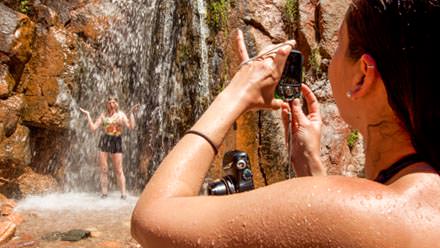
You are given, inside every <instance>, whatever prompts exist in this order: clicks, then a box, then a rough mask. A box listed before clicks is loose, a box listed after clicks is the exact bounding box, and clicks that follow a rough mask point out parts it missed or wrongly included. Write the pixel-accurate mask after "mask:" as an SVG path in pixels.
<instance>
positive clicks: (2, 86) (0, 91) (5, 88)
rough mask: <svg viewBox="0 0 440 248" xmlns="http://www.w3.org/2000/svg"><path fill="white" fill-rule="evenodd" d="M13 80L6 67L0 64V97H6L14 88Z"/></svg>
mask: <svg viewBox="0 0 440 248" xmlns="http://www.w3.org/2000/svg"><path fill="white" fill-rule="evenodd" d="M14 86H15V80H14V78H13V77H12V75H11V74H10V73H9V70H8V67H7V66H6V65H4V64H0V99H4V98H7V97H8V96H9V95H10V94H11V93H12V90H13V89H14Z"/></svg>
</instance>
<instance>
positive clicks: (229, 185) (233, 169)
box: [208, 150, 254, 195]
mask: <svg viewBox="0 0 440 248" xmlns="http://www.w3.org/2000/svg"><path fill="white" fill-rule="evenodd" d="M222 167H223V173H224V174H225V176H224V177H223V178H222V179H218V180H216V181H214V182H212V183H209V184H208V195H229V194H234V193H239V192H244V191H249V190H252V189H254V179H253V174H252V171H251V164H250V162H249V156H248V155H247V154H246V153H245V152H242V151H238V150H234V151H229V152H227V153H225V155H224V156H223V164H222Z"/></svg>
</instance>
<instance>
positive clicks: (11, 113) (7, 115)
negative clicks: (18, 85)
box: [0, 95, 24, 143]
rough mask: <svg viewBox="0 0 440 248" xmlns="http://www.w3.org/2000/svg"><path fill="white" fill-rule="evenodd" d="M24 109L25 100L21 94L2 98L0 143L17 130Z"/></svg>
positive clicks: (0, 105) (0, 102)
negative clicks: (5, 98)
mask: <svg viewBox="0 0 440 248" xmlns="http://www.w3.org/2000/svg"><path fill="white" fill-rule="evenodd" d="M23 109H24V101H23V97H22V96H20V95H15V96H13V97H10V98H8V99H7V100H4V101H2V100H0V143H1V141H2V140H3V139H4V138H5V137H6V138H9V137H10V136H11V135H12V134H13V133H14V132H15V130H16V129H17V125H18V123H19V119H20V116H21V113H22V111H23Z"/></svg>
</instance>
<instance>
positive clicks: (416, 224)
mask: <svg viewBox="0 0 440 248" xmlns="http://www.w3.org/2000/svg"><path fill="white" fill-rule="evenodd" d="M344 25H345V24H344ZM344 25H342V28H341V31H340V36H339V38H340V40H339V47H338V50H337V51H336V54H335V56H334V59H333V61H332V65H331V66H330V80H331V83H332V87H333V92H334V94H335V98H336V101H337V104H338V107H339V109H340V111H341V114H342V116H343V117H344V119H345V120H346V121H347V122H349V123H350V124H351V125H352V126H354V127H355V128H357V129H359V130H360V131H361V132H362V134H363V136H364V137H365V139H366V157H367V162H366V172H367V177H368V178H369V179H372V178H374V177H375V176H376V175H377V173H378V172H379V171H380V170H382V169H384V168H387V167H388V166H389V165H390V164H391V163H392V162H394V161H396V160H397V159H398V158H399V157H401V156H403V155H406V154H409V153H411V152H413V151H414V148H413V147H412V146H411V144H410V142H409V140H408V135H407V134H406V132H405V131H404V130H402V129H401V128H400V125H399V123H398V122H397V120H396V118H395V116H394V114H393V112H392V111H391V109H390V107H389V106H388V105H387V102H386V101H385V100H386V97H384V95H386V92H385V89H384V87H383V82H382V81H381V80H382V79H381V78H380V75H379V73H378V72H377V71H376V70H371V69H368V68H367V65H370V64H371V63H374V60H371V58H369V57H368V56H362V57H361V59H359V61H354V62H353V61H351V60H349V59H348V58H347V57H346V56H345V54H346V49H347V46H348V41H347V31H346V27H344ZM239 37H240V38H239V47H241V48H240V50H239V51H240V54H241V58H242V59H243V60H246V59H247V52H246V51H245V50H243V47H244V45H243V44H244V43H243V40H242V36H239ZM290 49H291V48H290V47H289V46H286V47H283V48H280V49H279V50H278V52H277V54H276V56H275V58H274V59H272V58H267V59H264V60H260V61H255V62H252V63H251V64H249V65H246V66H244V67H243V68H242V69H241V70H240V71H239V72H238V73H237V74H236V75H235V77H234V78H233V79H232V81H231V83H230V84H229V86H228V87H227V88H226V89H225V90H224V91H223V92H222V93H220V95H219V96H218V97H217V98H216V99H215V101H214V102H213V103H212V105H211V106H210V107H209V109H208V110H207V111H206V112H205V113H204V115H203V116H202V117H201V118H200V119H199V120H198V122H197V123H196V124H195V125H194V126H193V128H192V129H193V130H197V131H200V132H202V133H204V134H205V135H207V136H208V137H210V138H211V139H212V141H213V142H214V143H215V144H220V143H221V142H222V140H223V138H224V136H225V134H226V132H227V131H228V129H229V128H230V126H231V125H232V123H233V121H234V120H235V119H237V118H238V117H239V116H240V115H241V114H242V113H244V112H246V111H248V110H250V109H255V108H272V109H279V108H283V109H284V110H285V109H286V108H288V107H287V106H286V105H285V104H283V103H282V102H279V101H277V100H274V99H272V95H273V89H274V87H275V85H276V82H278V80H279V75H280V74H281V72H282V69H283V65H284V62H285V59H286V57H287V55H288V53H289V51H290ZM359 78H364V81H362V82H361V84H359V82H360V81H359ZM353 88H354V89H355V90H354V91H353V92H354V93H353V98H352V99H346V98H345V92H346V91H347V90H350V89H353ZM303 90H304V91H303V92H307V90H308V89H307V88H305V89H303ZM313 99H315V98H314V96H309V97H308V99H307V100H308V101H313ZM314 104H318V103H317V102H316V103H314ZM316 106H317V105H314V106H312V107H315V108H316ZM290 107H293V108H294V107H295V106H290ZM315 114H316V115H319V110H318V111H317V112H316V113H315ZM315 117H316V116H315ZM312 118H313V116H312V117H310V118H309V120H311V121H313V120H312ZM316 120H318V121H319V118H318V119H316ZM312 129H313V128H310V127H307V126H305V127H304V132H308V131H310V130H312ZM310 132H311V133H313V132H312V131H310ZM306 149H308V148H306ZM310 149H316V148H313V147H312V148H310ZM307 152H310V151H307ZM316 152H317V151H311V153H309V154H312V156H305V157H310V158H311V159H310V161H309V163H307V161H306V162H305V163H304V164H303V166H304V167H308V166H313V168H314V169H310V168H308V169H307V170H305V171H309V172H311V174H309V175H308V176H307V177H300V178H295V179H291V180H286V181H284V182H280V183H276V184H273V185H270V186H267V187H264V188H259V189H257V190H253V191H250V192H246V193H240V194H235V195H228V196H215V197H208V196H197V195H198V192H199V189H200V187H201V185H202V182H203V179H204V177H205V175H206V173H207V171H208V169H209V167H210V165H211V161H212V159H213V157H214V153H213V150H212V148H211V147H210V145H209V144H208V143H207V142H206V141H205V140H204V139H202V138H200V137H199V136H196V135H186V136H184V137H183V138H182V139H181V140H180V141H179V143H178V144H177V145H176V146H175V147H174V149H173V150H172V151H171V152H170V153H169V154H168V155H167V157H166V158H165V159H164V161H163V162H162V163H161V165H160V167H159V169H158V170H157V171H156V174H155V175H154V177H153V178H152V179H151V181H150V182H149V184H148V185H147V186H146V188H145V190H144V192H143V193H142V195H141V197H140V199H139V202H138V204H137V206H136V208H135V210H134V212H133V216H132V234H133V236H134V237H135V238H136V240H138V241H139V243H140V244H142V245H143V246H144V247H435V246H438V233H439V230H440V211H439V210H440V178H439V176H438V174H436V173H435V172H434V170H433V169H432V168H431V167H430V166H429V165H427V164H424V163H417V164H414V165H411V166H410V167H408V168H406V169H405V170H403V171H401V172H400V173H399V174H397V175H396V176H395V177H394V178H393V179H392V180H391V181H390V182H389V184H388V185H382V184H378V183H376V182H373V181H371V180H367V179H358V178H348V177H342V176H316V175H317V174H321V173H322V171H319V169H320V168H321V169H322V167H321V166H320V165H319V162H317V161H316V157H314V156H313V154H315V155H316ZM312 164H314V165H312ZM296 166H298V165H296Z"/></svg>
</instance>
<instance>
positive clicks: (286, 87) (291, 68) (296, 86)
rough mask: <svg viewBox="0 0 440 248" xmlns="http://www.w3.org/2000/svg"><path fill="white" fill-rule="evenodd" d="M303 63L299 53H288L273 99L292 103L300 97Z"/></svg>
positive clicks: (295, 51) (294, 51)
mask: <svg viewBox="0 0 440 248" xmlns="http://www.w3.org/2000/svg"><path fill="white" fill-rule="evenodd" d="M303 61H304V57H303V55H302V54H301V52H300V51H297V50H292V51H291V52H290V54H289V56H288V57H287V60H286V64H285V65H284V70H283V74H282V75H281V79H280V81H279V82H278V85H277V88H276V90H275V98H278V99H282V100H284V101H292V100H293V99H295V98H300V97H301V83H302V66H303Z"/></svg>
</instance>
